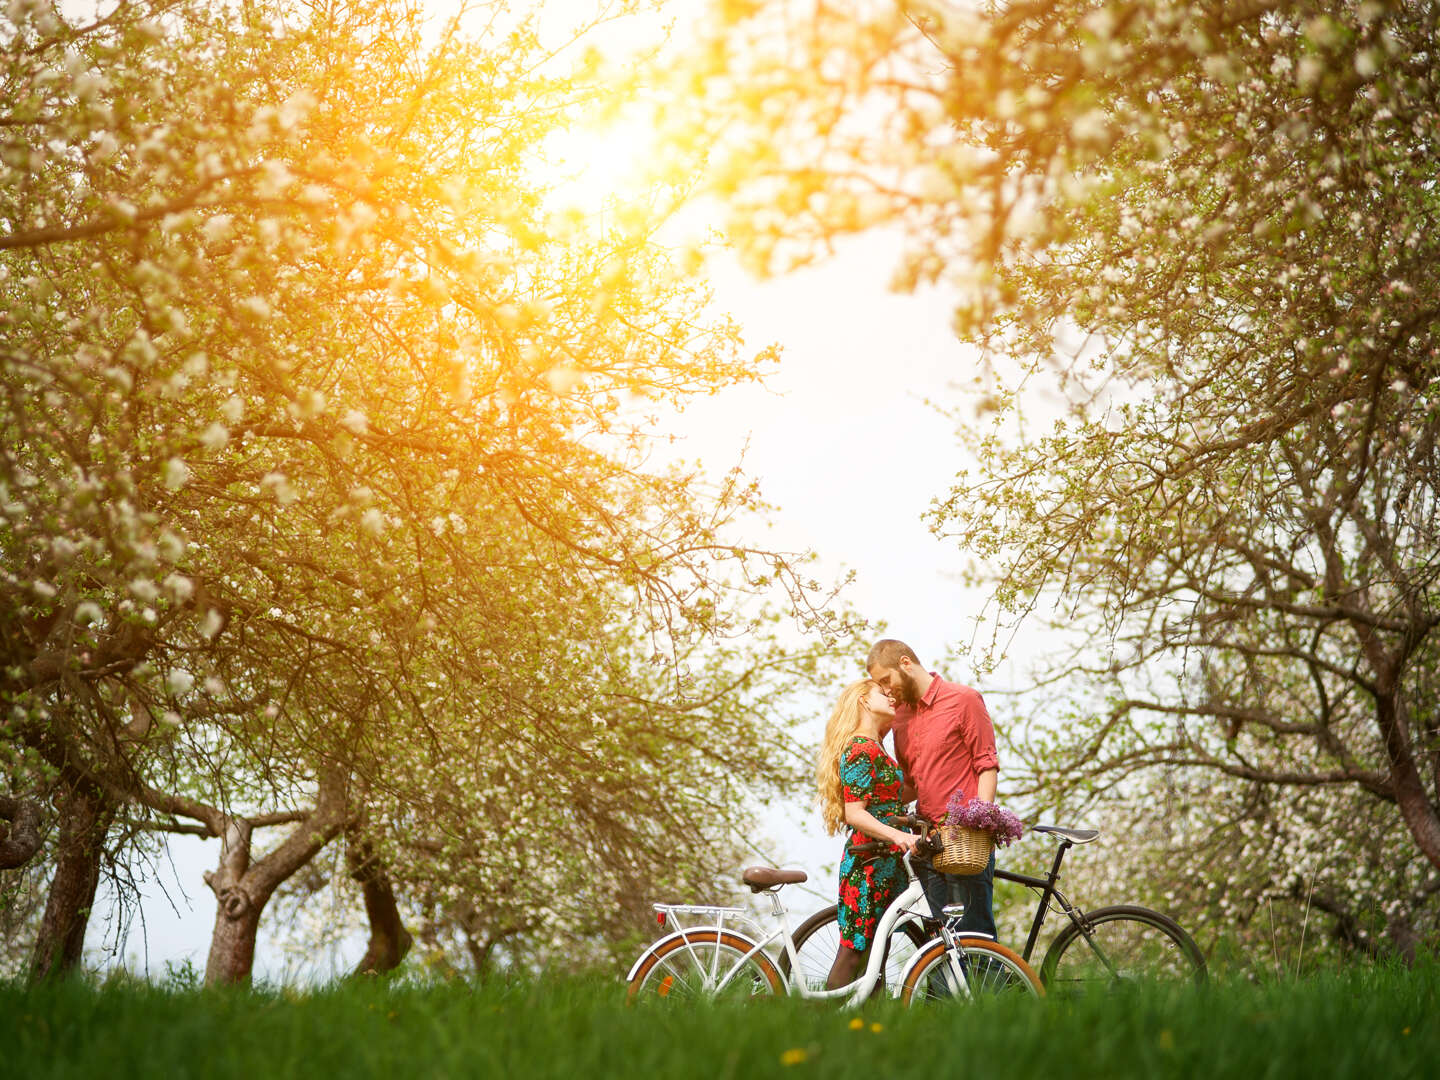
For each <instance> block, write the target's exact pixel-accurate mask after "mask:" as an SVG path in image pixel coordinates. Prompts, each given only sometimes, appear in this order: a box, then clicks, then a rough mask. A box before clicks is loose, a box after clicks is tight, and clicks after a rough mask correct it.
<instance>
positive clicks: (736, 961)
mask: <svg viewBox="0 0 1440 1080" xmlns="http://www.w3.org/2000/svg"><path fill="white" fill-rule="evenodd" d="M754 948H755V943H754V942H753V941H751V940H750V939H749V938H746V937H742V936H740V935H739V934H732V933H730V932H728V931H725V930H687V931H685V933H683V934H681V935H679V936H678V937H674V938H670V939H668V940H666V941H661V942H658V943H657V944H655V945H653V946H651V948H650V950H649V951H648V953H647V954H646V955H645V958H644V959H643V960H642V961H641V962H640V966H639V967H638V968H637V969H636V971H635V977H634V978H632V979H631V980H630V986H629V989H628V991H627V994H626V997H627V999H628V1000H629V1001H632V1002H634V1001H641V1000H647V999H653V1000H667V1001H670V1000H675V1001H681V1000H683V1001H690V1000H697V999H707V1000H714V999H720V1000H741V1001H743V1000H747V999H749V998H754V997H765V996H770V995H775V994H783V993H784V992H785V983H784V980H783V979H781V977H780V972H778V971H777V970H775V965H774V964H773V963H771V962H770V958H769V957H768V956H766V955H765V954H764V953H762V952H759V951H758V950H757V951H754V952H752V951H751V950H752V949H754Z"/></svg>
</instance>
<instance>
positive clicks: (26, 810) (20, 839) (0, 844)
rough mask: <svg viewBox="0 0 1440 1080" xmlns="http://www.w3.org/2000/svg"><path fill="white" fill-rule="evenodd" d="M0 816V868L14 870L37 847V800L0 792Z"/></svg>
mask: <svg viewBox="0 0 1440 1080" xmlns="http://www.w3.org/2000/svg"><path fill="white" fill-rule="evenodd" d="M0 820H4V821H8V822H9V823H10V825H9V827H8V828H7V827H6V826H4V825H0V870H14V869H15V868H16V867H19V866H24V865H25V864H26V863H28V862H29V861H30V860H31V859H33V858H34V857H35V853H36V852H38V851H39V850H40V804H39V803H36V802H33V801H31V800H29V799H16V798H12V797H11V796H9V795H0Z"/></svg>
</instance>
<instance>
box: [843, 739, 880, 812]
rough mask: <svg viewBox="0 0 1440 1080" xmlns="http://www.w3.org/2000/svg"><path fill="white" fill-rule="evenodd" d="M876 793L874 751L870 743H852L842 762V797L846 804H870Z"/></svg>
mask: <svg viewBox="0 0 1440 1080" xmlns="http://www.w3.org/2000/svg"><path fill="white" fill-rule="evenodd" d="M874 791H875V753H874V750H873V749H872V748H871V746H870V744H869V743H862V742H854V743H851V744H850V745H849V746H848V747H847V748H846V750H845V754H844V756H843V757H842V758H841V760H840V796H841V798H842V799H843V800H844V801H845V802H858V803H868V802H869V801H870V796H871V794H872V793H873V792H874Z"/></svg>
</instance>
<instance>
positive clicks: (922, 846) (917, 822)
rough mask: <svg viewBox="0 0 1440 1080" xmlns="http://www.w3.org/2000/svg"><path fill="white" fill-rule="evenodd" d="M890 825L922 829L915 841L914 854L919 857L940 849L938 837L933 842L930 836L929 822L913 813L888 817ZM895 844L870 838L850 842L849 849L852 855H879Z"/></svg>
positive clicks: (926, 856) (924, 856)
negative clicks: (869, 839)
mask: <svg viewBox="0 0 1440 1080" xmlns="http://www.w3.org/2000/svg"><path fill="white" fill-rule="evenodd" d="M890 824H891V825H897V826H899V825H908V826H910V827H911V828H912V829H920V830H922V834H921V836H920V839H919V840H917V841H915V854H916V855H918V856H920V858H922V859H924V858H928V857H929V856H931V855H934V854H935V853H936V852H937V851H939V850H940V844H939V842H938V839H937V840H936V841H934V842H932V841H931V838H930V828H931V826H930V822H928V821H926V820H925V819H924V818H922V817H917V816H916V815H915V814H902V815H900V816H899V817H893V818H891V819H890ZM894 846H895V845H893V844H891V843H890V842H889V841H886V840H872V841H870V842H869V843H866V844H851V845H850V847H849V849H848V850H849V851H850V852H851V854H854V855H879V854H882V853H884V852H887V851H889V850H890V849H891V848H892V847H894Z"/></svg>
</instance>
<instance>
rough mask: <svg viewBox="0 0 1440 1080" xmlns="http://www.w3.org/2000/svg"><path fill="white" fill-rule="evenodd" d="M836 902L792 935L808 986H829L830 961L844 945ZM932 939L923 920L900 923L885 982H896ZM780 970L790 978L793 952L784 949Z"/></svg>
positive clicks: (893, 934) (888, 949)
mask: <svg viewBox="0 0 1440 1080" xmlns="http://www.w3.org/2000/svg"><path fill="white" fill-rule="evenodd" d="M838 918H839V916H838V914H837V908H836V905H834V904H831V905H830V906H829V907H826V908H821V909H820V910H819V911H817V912H815V914H814V915H811V916H810V917H809V918H808V919H806V920H805V921H804V922H803V923H801V924H800V925H799V926H798V927H797V928H796V930H795V933H794V934H793V935H791V937H792V939H793V940H794V942H795V956H796V959H797V960H798V961H799V971H798V974H799V976H800V978H801V980H802V981H803V982H804V985H805V987H806V988H807V989H810V990H819V989H823V988H824V986H825V979H826V977H827V976H828V975H829V974H830V965H831V964H833V963H834V962H835V953H836V951H837V950H838V949H839V948H840V924H839V921H838ZM927 940H929V939H928V938H927V936H926V934H925V931H924V930H923V929H922V928H921V927H920V924H919V923H917V922H915V921H913V920H906V921H905V922H901V923H896V924H895V928H894V929H893V930H891V931H890V939H889V940H888V941H887V942H886V943H885V948H886V953H885V985H886V986H895V985H897V984H898V983H899V980H900V974H901V972H903V971H904V970H905V965H906V964H908V963H910V958H911V957H912V956H914V955H915V952H916V950H918V949H919V948H920V946H922V945H924V944H925V942H926V941H927ZM779 962H780V971H781V973H782V974H783V975H785V976H786V977H787V978H788V977H789V975H790V954H789V953H788V952H781V953H780V957H779Z"/></svg>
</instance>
